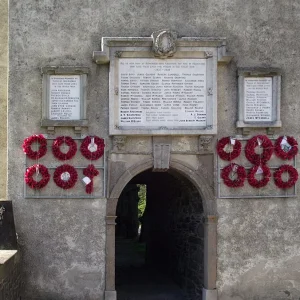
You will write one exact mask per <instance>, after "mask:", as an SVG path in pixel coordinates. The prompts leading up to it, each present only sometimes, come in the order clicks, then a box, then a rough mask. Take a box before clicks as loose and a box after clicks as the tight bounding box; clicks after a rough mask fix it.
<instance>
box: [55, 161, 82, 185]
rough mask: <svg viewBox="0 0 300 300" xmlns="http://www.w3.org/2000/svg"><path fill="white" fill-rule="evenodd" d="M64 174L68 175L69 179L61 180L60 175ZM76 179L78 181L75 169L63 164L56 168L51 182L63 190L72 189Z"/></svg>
mask: <svg viewBox="0 0 300 300" xmlns="http://www.w3.org/2000/svg"><path fill="white" fill-rule="evenodd" d="M65 172H68V173H69V174H70V178H69V179H68V180H67V181H64V180H62V179H61V175H62V174H63V173H65ZM77 179H78V173H77V171H76V169H75V168H74V167H73V166H70V165H68V164H64V165H61V166H59V167H57V168H56V169H55V171H54V174H53V180H54V182H55V184H56V185H57V186H58V187H60V188H62V189H64V190H67V189H70V188H72V187H74V185H75V184H76V182H77Z"/></svg>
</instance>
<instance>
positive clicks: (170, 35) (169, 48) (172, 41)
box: [151, 30, 177, 58]
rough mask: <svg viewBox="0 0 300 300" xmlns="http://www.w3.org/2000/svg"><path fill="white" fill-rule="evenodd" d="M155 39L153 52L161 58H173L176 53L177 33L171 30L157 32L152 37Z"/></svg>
mask: <svg viewBox="0 0 300 300" xmlns="http://www.w3.org/2000/svg"><path fill="white" fill-rule="evenodd" d="M151 37H152V39H153V52H154V55H155V56H157V57H159V58H167V57H170V56H173V55H174V53H175V52H176V40H177V33H176V32H175V31H170V30H159V31H155V32H153V33H152V35H151Z"/></svg>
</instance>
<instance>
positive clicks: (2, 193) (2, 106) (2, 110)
mask: <svg viewBox="0 0 300 300" xmlns="http://www.w3.org/2000/svg"><path fill="white" fill-rule="evenodd" d="M0 11H1V12H2V14H1V15H2V16H1V18H0V119H1V123H0V174H1V176H0V201H1V199H4V200H5V199H6V179H7V174H6V173H7V172H6V170H7V118H6V117H7V65H8V1H7V0H1V1H0Z"/></svg>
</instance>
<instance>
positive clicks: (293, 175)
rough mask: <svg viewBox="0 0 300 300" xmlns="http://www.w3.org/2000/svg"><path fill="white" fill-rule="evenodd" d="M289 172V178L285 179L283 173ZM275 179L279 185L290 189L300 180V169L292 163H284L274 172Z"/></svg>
mask: <svg viewBox="0 0 300 300" xmlns="http://www.w3.org/2000/svg"><path fill="white" fill-rule="evenodd" d="M285 172H288V173H289V176H290V178H289V180H288V181H283V180H282V174H283V173H285ZM273 176H274V181H275V184H276V186H277V187H279V188H281V189H288V188H291V187H293V186H294V185H295V183H296V182H297V180H298V171H297V170H296V169H295V168H294V167H293V166H291V165H282V166H280V167H279V168H278V169H277V170H276V171H275V172H274V175H273Z"/></svg>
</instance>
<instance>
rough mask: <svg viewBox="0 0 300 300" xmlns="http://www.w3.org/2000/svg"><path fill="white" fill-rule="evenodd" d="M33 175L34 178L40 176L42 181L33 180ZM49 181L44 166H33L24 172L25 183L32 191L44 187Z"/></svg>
mask: <svg viewBox="0 0 300 300" xmlns="http://www.w3.org/2000/svg"><path fill="white" fill-rule="evenodd" d="M34 174H36V177H38V175H39V174H40V175H41V176H42V179H41V180H39V181H37V180H35V179H33V176H34ZM49 180H50V174H49V172H48V169H47V168H46V167H45V166H44V165H38V164H37V165H33V166H31V167H29V168H28V169H27V170H26V173H25V182H26V184H27V185H28V186H29V187H31V188H32V189H36V190H39V189H41V188H43V187H45V186H46V185H47V184H48V182H49Z"/></svg>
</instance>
